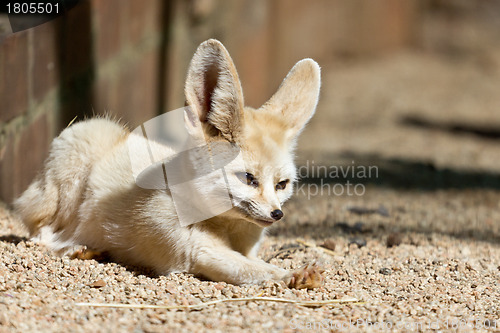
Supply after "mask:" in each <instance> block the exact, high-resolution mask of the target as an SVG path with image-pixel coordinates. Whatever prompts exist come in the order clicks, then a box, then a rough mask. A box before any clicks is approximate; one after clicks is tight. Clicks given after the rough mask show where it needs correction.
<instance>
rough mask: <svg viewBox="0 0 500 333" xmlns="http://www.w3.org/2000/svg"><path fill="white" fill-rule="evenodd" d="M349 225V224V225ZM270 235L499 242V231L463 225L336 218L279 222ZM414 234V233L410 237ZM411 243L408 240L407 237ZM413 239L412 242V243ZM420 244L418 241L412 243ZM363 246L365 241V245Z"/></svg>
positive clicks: (353, 240)
mask: <svg viewBox="0 0 500 333" xmlns="http://www.w3.org/2000/svg"><path fill="white" fill-rule="evenodd" d="M346 226H348V227H346ZM269 234H270V235H275V236H277V235H279V236H284V237H286V238H290V239H296V238H303V237H304V235H307V236H308V237H310V238H311V239H313V240H315V241H316V242H317V244H321V243H322V242H324V241H325V240H326V239H328V238H330V237H339V236H340V237H342V238H344V239H345V241H346V242H348V243H352V244H357V245H358V246H359V245H360V244H363V243H364V244H365V245H366V242H367V241H378V242H380V243H383V244H385V243H387V242H388V238H389V237H392V236H393V235H395V234H400V235H403V236H404V235H413V236H417V237H418V236H423V237H424V238H425V239H427V240H428V241H429V242H431V243H432V239H433V237H434V236H446V237H451V238H455V239H459V240H464V241H476V242H477V241H479V242H488V243H492V244H500V235H498V234H495V233H493V232H492V231H491V230H487V229H486V230H478V229H473V228H468V229H462V230H459V231H443V230H438V229H432V228H427V227H424V228H422V227H409V226H398V227H396V228H394V225H388V224H387V225H386V224H383V223H377V224H370V225H369V226H368V224H367V225H364V226H362V227H360V222H356V223H351V224H349V223H347V222H334V221H323V222H322V223H314V221H313V222H311V223H304V224H300V225H280V226H279V227H276V228H273V229H272V230H270V232H269ZM410 238H411V237H410ZM405 243H408V241H405ZM411 243H412V242H410V244H411ZM412 245H417V244H412ZM363 246H364V245H363Z"/></svg>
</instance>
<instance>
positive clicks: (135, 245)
mask: <svg viewBox="0 0 500 333" xmlns="http://www.w3.org/2000/svg"><path fill="white" fill-rule="evenodd" d="M319 88H320V69H319V66H318V65H317V64H316V62H314V61H313V60H311V59H304V60H302V61H299V62H298V63H297V64H296V65H295V66H294V67H293V68H292V70H291V71H290V73H289V74H288V75H287V77H286V78H285V80H284V81H283V83H282V85H281V86H280V88H279V90H278V91H277V92H276V94H275V95H274V96H273V97H272V98H271V99H270V100H269V101H268V102H267V103H266V104H264V105H263V106H262V107H261V108H259V109H252V108H248V107H244V101H243V94H242V90H241V85H240V81H239V78H238V74H237V72H236V69H235V67H234V64H233V62H232V60H231V58H230V56H229V54H228V52H227V51H226V49H225V48H224V46H223V45H222V44H221V43H220V42H218V41H216V40H208V41H206V42H204V43H203V44H201V45H200V46H199V48H198V50H197V51H196V54H195V55H194V57H193V59H192V61H191V64H190V68H189V72H188V76H187V81H186V89H185V93H186V99H187V102H188V104H189V105H190V106H191V107H192V109H193V110H194V111H195V112H196V114H197V115H198V116H199V118H200V120H201V122H202V124H203V127H204V132H205V139H206V140H207V141H208V142H209V143H210V142H217V141H229V142H232V143H235V144H237V145H238V146H239V147H240V149H241V152H242V154H243V158H244V162H245V168H246V170H235V171H240V172H249V173H251V174H253V175H254V176H255V178H256V179H257V180H258V182H259V186H258V187H253V186H249V185H247V184H244V183H243V182H242V181H241V179H239V178H238V177H237V176H236V174H235V173H228V176H227V177H228V179H227V181H228V182H229V183H230V184H231V188H232V190H233V189H234V191H233V193H232V195H233V197H234V198H235V199H238V200H235V203H236V206H235V207H234V208H233V209H231V210H229V211H227V212H226V213H224V214H222V215H219V216H216V217H214V218H211V219H209V220H205V221H203V222H199V223H195V224H192V225H189V226H186V227H181V226H180V225H179V221H178V219H177V217H176V214H175V209H174V206H173V201H172V197H171V196H170V194H169V192H168V190H147V189H142V188H140V187H138V186H137V185H136V183H135V182H134V178H133V177H132V172H131V165H130V159H129V154H128V145H127V144H126V142H127V141H128V142H129V143H130V142H132V144H134V143H136V144H142V142H141V140H145V139H144V138H143V137H139V136H135V134H131V133H130V132H129V131H128V130H126V129H125V128H123V127H122V126H120V125H118V124H117V123H115V122H113V121H111V120H108V119H103V118H95V119H90V120H87V121H83V122H80V123H77V124H75V125H72V126H71V127H69V128H67V129H65V130H64V131H63V132H62V133H61V134H60V135H59V137H57V138H56V139H55V140H54V141H53V143H52V146H51V151H50V155H49V157H48V159H47V161H46V164H45V168H44V170H43V173H42V174H41V175H40V176H39V177H38V178H37V179H36V180H35V181H34V182H33V183H32V184H31V186H30V187H29V188H28V189H27V190H26V192H24V194H23V195H22V196H21V197H20V198H18V199H17V200H16V201H15V203H14V204H15V208H16V211H17V213H18V214H19V215H20V216H21V218H22V220H23V222H24V224H25V225H26V226H27V227H28V229H29V231H30V235H31V236H32V237H33V239H35V240H37V241H39V242H41V243H44V244H47V245H48V246H49V247H51V248H52V249H54V250H56V251H58V252H59V253H61V254H64V253H68V251H69V250H71V248H72V246H75V245H85V246H87V247H88V248H90V249H94V250H97V251H106V252H107V253H109V254H110V255H111V257H112V258H113V259H114V260H117V261H119V262H123V263H127V264H132V265H140V266H145V267H151V268H153V269H154V270H155V271H156V272H157V273H158V274H168V273H170V272H189V273H194V274H196V275H201V276H204V277H206V278H209V279H211V280H214V281H226V282H228V283H233V284H253V283H261V282H263V281H266V280H277V281H279V280H285V281H286V282H290V279H292V276H293V275H292V274H291V273H290V272H287V271H285V270H283V269H281V268H278V267H275V266H273V265H270V264H267V263H265V262H264V261H262V260H260V259H258V258H257V257H256V253H257V249H258V244H259V240H260V238H261V235H262V232H263V228H264V227H265V226H268V225H270V224H272V222H273V219H272V218H271V217H270V212H271V211H273V210H276V209H281V205H282V204H283V202H285V201H286V200H287V199H288V198H289V197H290V196H291V195H292V191H293V189H292V188H293V181H294V180H295V174H296V169H295V166H294V163H293V149H294V147H295V144H296V139H297V136H298V134H299V133H300V131H301V130H302V129H303V127H304V125H305V124H306V123H307V121H308V120H309V119H310V118H311V117H312V115H313V114H314V111H315V108H316V104H317V101H318V95H319ZM165 149H168V147H165ZM286 179H289V180H290V182H289V183H288V184H287V186H286V188H285V189H284V190H277V189H276V184H277V183H278V182H280V181H282V180H286Z"/></svg>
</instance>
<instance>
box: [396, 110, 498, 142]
mask: <svg viewBox="0 0 500 333" xmlns="http://www.w3.org/2000/svg"><path fill="white" fill-rule="evenodd" d="M399 122H400V123H401V124H402V125H405V126H411V127H417V128H421V129H428V130H438V131H444V132H448V133H451V134H459V135H460V134H472V135H475V136H478V137H480V138H483V139H493V140H498V139H500V128H499V127H498V126H491V127H490V126H488V127H486V126H475V125H471V124H466V123H458V122H436V121H433V120H429V119H425V118H421V117H418V116H405V117H402V118H401V119H400V121H399Z"/></svg>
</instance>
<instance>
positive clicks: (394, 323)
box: [0, 54, 500, 332]
mask: <svg viewBox="0 0 500 333" xmlns="http://www.w3.org/2000/svg"><path fill="white" fill-rule="evenodd" d="M478 73H479V72H478V69H477V63H475V62H473V61H471V62H467V63H461V64H460V65H458V64H455V65H450V62H449V61H448V60H446V59H440V58H439V57H433V58H429V57H428V56H425V55H415V54H401V55H399V56H397V57H392V58H390V59H379V60H375V61H373V62H371V63H368V64H365V65H362V66H361V65H357V64H352V65H349V64H347V65H345V64H344V65H343V66H335V65H332V66H325V65H323V77H324V85H323V92H322V94H323V96H322V101H321V104H320V107H319V109H318V112H317V114H316V116H315V118H314V120H313V121H312V123H311V126H310V127H309V128H308V129H307V130H306V132H305V133H304V136H303V138H302V140H301V145H300V148H301V149H300V151H299V156H300V157H301V160H300V161H299V164H300V165H309V168H308V169H307V170H305V169H303V170H305V171H307V172H311V170H312V169H313V168H314V167H317V166H326V167H331V166H332V165H344V166H349V165H351V166H361V165H363V166H370V165H371V166H376V167H377V170H378V174H377V175H376V176H372V177H371V178H370V179H366V178H363V179H361V178H362V177H361V178H360V177H358V179H357V180H356V177H347V178H346V177H343V178H342V177H340V178H338V179H332V178H335V177H320V178H315V177H313V176H312V175H311V174H309V177H307V178H306V179H304V180H303V182H302V184H303V187H302V190H299V191H297V192H298V193H297V195H296V196H295V197H294V198H293V199H292V200H291V202H289V203H288V204H287V206H286V207H285V214H286V218H285V220H284V221H282V222H280V223H278V224H276V225H275V226H273V227H272V228H271V229H270V231H269V235H268V237H267V238H266V240H265V242H264V243H263V246H262V249H261V252H260V255H261V257H262V258H264V259H268V260H269V261H270V262H271V263H273V264H275V265H278V266H281V267H284V268H289V269H293V268H298V267H301V266H302V265H304V264H307V263H313V262H317V263H319V264H320V265H321V266H322V267H323V268H324V269H325V273H324V277H325V282H324V285H323V287H321V288H318V289H315V290H293V289H287V288H283V287H282V286H281V285H279V284H275V283H268V284H266V285H264V286H248V287H237V286H232V285H228V284H226V283H213V282H209V281H201V280H199V279H197V278H194V277H193V276H190V275H187V274H172V275H170V276H160V277H155V276H151V275H149V274H148V272H145V271H141V270H140V269H134V268H124V267H122V266H120V265H118V264H115V263H99V262H96V261H94V260H87V261H82V260H77V259H74V260H70V259H69V258H58V257H56V256H54V255H53V254H51V253H50V252H49V251H47V250H46V249H45V248H44V247H42V246H39V245H37V244H34V243H32V242H30V241H28V240H27V238H26V237H27V233H26V231H25V230H24V229H23V227H22V226H21V223H20V222H19V221H18V220H17V219H16V218H15V217H14V216H12V215H11V213H10V212H9V210H8V209H6V208H5V206H1V208H0V257H1V259H0V331H23V332H25V331H64V332H69V331H85V332H93V331H103V332H115V331H138V332H140V331H147V332H156V331H158V332H164V331H180V330H183V331H184V330H186V331H224V332H227V331H229V332H231V331H235V332H236V331H238V332H239V331H241V330H247V331H261V332H262V331H285V332H292V331H294V329H295V328H297V331H311V330H314V331H322V330H323V331H327V330H331V331H345V332H352V331H368V332H379V331H382V330H384V331H397V332H407V331H414V332H417V331H438V330H440V331H457V328H458V331H461V332H469V331H474V330H476V331H481V332H495V331H500V285H499V284H500V282H499V281H500V209H499V208H500V166H499V165H498V158H499V157H500V149H499V148H498V143H499V142H498V139H495V138H492V137H491V136H486V135H483V134H484V133H486V132H484V131H483V132H481V131H477V129H478V128H479V129H482V128H484V126H491V125H492V124H493V125H494V124H495V123H496V124H500V116H499V113H498V106H499V104H500V103H498V102H497V101H498V97H497V95H498V93H497V91H498V86H500V71H494V70H488V71H487V75H486V74H485V73H484V72H483V73H482V74H478ZM458 92H459V93H458ZM416 116H418V117H419V119H418V120H419V121H420V122H418V121H416V122H415V121H410V120H411V119H410V120H408V118H411V117H416ZM405 119H406V121H405ZM451 122H458V123H459V124H462V125H464V124H465V125H467V126H465V128H462V129H463V131H458V133H457V131H456V130H453V128H452V126H451V125H453V124H451V125H450V123H451ZM325 123H328V124H329V126H328V127H326V126H324V124H325ZM448 125H450V126H448ZM498 126H499V127H500V125H498ZM462 127H464V126H462ZM493 130H494V128H493ZM464 132H465V133H464ZM490 132H491V131H490ZM497 132H500V129H498V128H497ZM312 161H315V162H314V163H315V164H314V167H313V164H312ZM308 163H309V164H308ZM322 178H324V179H322ZM351 178H354V179H351ZM348 180H350V181H351V182H352V183H354V184H358V183H359V184H361V185H362V186H361V185H360V187H359V188H358V190H361V189H363V195H346V194H345V193H344V195H335V194H332V193H323V195H320V194H321V193H317V194H316V195H314V193H315V191H319V190H321V189H323V190H325V191H326V190H328V189H330V190H331V189H333V186H335V184H337V183H339V184H341V185H344V186H345V185H346V184H347V183H346V182H347V181H348ZM336 189H337V190H339V189H340V188H336ZM344 189H345V190H346V189H347V188H346V187H344ZM320 245H324V246H326V247H328V248H329V250H328V249H326V250H325V248H323V247H321V246H320ZM257 296H258V297H261V296H263V297H278V298H282V299H290V300H299V301H312V300H314V301H319V300H350V299H352V298H355V299H357V300H359V302H358V303H348V302H346V303H340V304H334V305H329V306H322V307H315V308H312V307H305V306H301V305H297V304H286V303H276V302H269V301H247V302H239V303H236V302H235V303H219V304H216V305H210V306H206V307H203V308H198V309H191V310H185V309H172V310H168V309H138V308H132V309H126V308H102V307H94V306H90V307H89V306H81V305H79V304H78V303H108V304H109V303H119V304H149V305H194V304H200V303H202V302H209V301H213V300H219V299H228V298H240V297H257ZM495 325H496V326H495Z"/></svg>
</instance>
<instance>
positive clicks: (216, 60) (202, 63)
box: [185, 39, 244, 142]
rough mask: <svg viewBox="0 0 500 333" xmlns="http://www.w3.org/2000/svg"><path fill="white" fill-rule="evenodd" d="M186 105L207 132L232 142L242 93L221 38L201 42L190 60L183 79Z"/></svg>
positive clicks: (241, 111)
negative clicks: (195, 114) (184, 79)
mask: <svg viewBox="0 0 500 333" xmlns="http://www.w3.org/2000/svg"><path fill="white" fill-rule="evenodd" d="M185 94H186V99H187V103H188V105H190V106H191V107H192V108H193V109H194V111H195V112H196V113H197V114H198V116H199V117H200V121H201V123H202V124H204V127H205V129H206V130H207V132H208V134H209V135H217V134H219V133H220V134H222V136H224V137H225V138H226V139H227V140H229V141H231V142H234V138H235V135H237V133H238V132H239V130H240V124H241V118H242V117H243V105H244V103H243V94H242V90H241V83H240V79H239V78H238V73H237V72H236V68H235V67H234V63H233V60H232V59H231V57H230V56H229V53H228V52H227V50H226V48H225V47H224V46H223V45H222V43H221V42H219V41H218V40H215V39H209V40H207V41H205V42H203V43H202V44H201V45H200V46H199V47H198V49H197V50H196V53H195V54H194V56H193V59H192V60H191V64H190V65H189V70H188V75H187V79H186V87H185Z"/></svg>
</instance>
